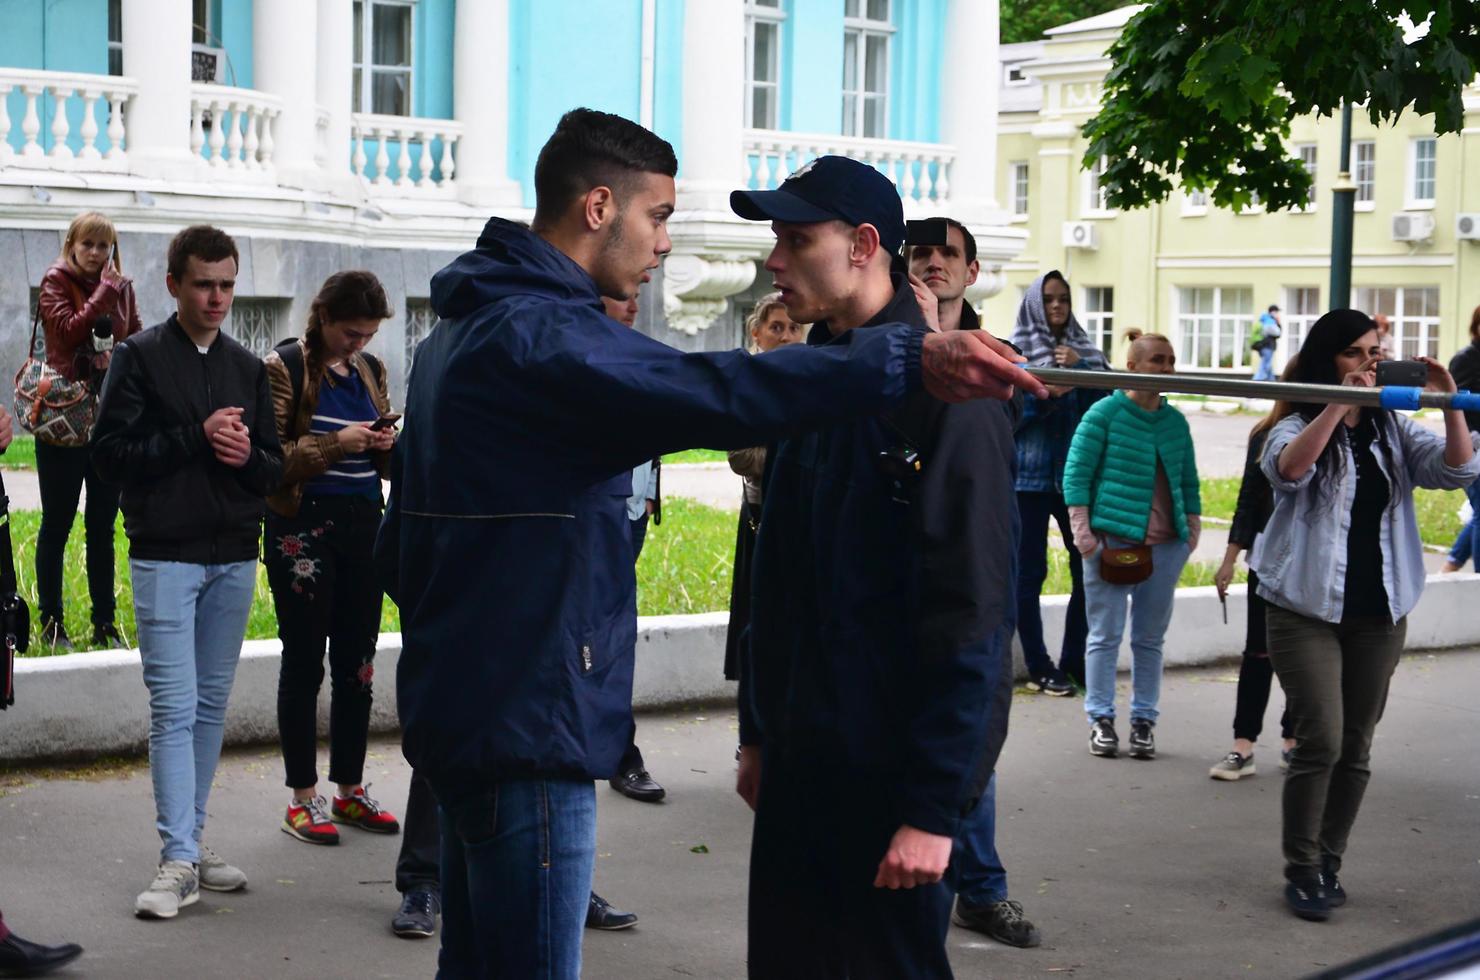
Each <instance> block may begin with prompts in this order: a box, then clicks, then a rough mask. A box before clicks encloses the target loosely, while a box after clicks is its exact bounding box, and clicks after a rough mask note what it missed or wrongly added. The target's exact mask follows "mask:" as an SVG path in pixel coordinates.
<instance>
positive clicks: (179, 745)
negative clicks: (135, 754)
mask: <svg viewBox="0 0 1480 980" xmlns="http://www.w3.org/2000/svg"><path fill="white" fill-rule="evenodd" d="M236 273H237V250H236V243H235V242H233V241H232V240H231V237H230V236H229V235H227V234H226V233H225V232H223V231H220V230H219V229H216V228H211V227H209V226H206V225H195V226H193V227H190V228H186V229H185V230H184V231H182V232H180V233H179V234H178V235H176V236H175V238H174V240H173V241H171V242H170V248H169V258H168V273H167V275H166V277H165V284H166V285H167V286H168V287H169V291H170V295H171V296H173V297H174V298H175V303H176V312H175V314H174V315H172V316H171V317H170V318H169V319H168V320H166V321H165V322H164V323H161V324H159V325H158V326H156V327H151V328H150V329H148V330H145V331H143V332H142V333H139V334H135V335H134V336H133V337H130V338H129V339H128V340H126V341H124V342H123V343H122V344H120V345H119V346H118V347H117V348H115V349H114V352H113V360H112V364H111V365H110V366H109V368H108V376H107V380H105V381H104V383H103V391H102V396H101V399H100V401H99V404H98V416H97V423H96V424H95V425H94V427H93V434H92V450H93V459H94V460H95V462H96V465H97V468H98V472H99V474H101V475H102V477H103V479H104V480H106V481H108V482H109V483H114V484H117V485H119V486H121V487H122V488H123V493H122V499H121V506H122V509H123V526H124V530H125V531H126V532H127V533H128V540H129V572H130V574H131V575H132V577H133V587H134V617H135V621H136V623H137V624H138V631H139V656H140V659H141V660H142V661H143V665H144V684H145V685H146V686H147V687H148V688H149V715H150V721H149V772H150V776H151V777H152V779H153V781H154V805H155V810H156V821H157V825H158V828H159V836H160V838H161V839H162V840H163V842H164V847H163V850H162V851H161V853H160V863H159V868H158V871H157V873H156V874H155V877H154V881H153V882H152V883H151V884H150V886H149V888H148V889H146V890H145V891H144V892H143V893H142V894H141V895H139V897H138V900H137V902H136V903H135V905H134V911H135V912H136V913H137V914H138V915H140V916H142V917H144V918H156V919H170V918H174V917H175V915H177V914H178V913H179V911H180V909H181V907H183V906H185V905H190V904H193V903H194V902H195V901H196V900H197V899H198V898H199V897H200V893H199V889H201V888H206V889H209V890H212V891H235V890H236V889H238V888H244V887H245V886H246V884H247V877H246V875H244V874H242V872H241V871H240V870H238V869H237V868H234V867H232V866H231V865H229V864H227V863H226V862H225V861H223V860H222V859H221V858H220V857H219V856H217V855H216V853H215V852H214V851H212V850H211V849H210V848H209V847H206V846H205V845H204V844H203V843H201V833H202V831H203V830H204V829H205V821H206V799H207V797H208V796H209V795H210V792H211V780H212V779H213V778H214V777H215V774H216V763H217V761H218V760H219V759H220V756H221V736H222V730H223V728H224V726H225V721H226V701H227V698H229V697H230V695H231V685H232V681H233V680H235V678H236V662H237V659H238V658H239V657H240V656H241V649H242V637H243V635H244V634H245V632H246V628H247V614H248V613H249V612H250V611H251V607H252V589H253V587H254V586H255V585H256V581H257V556H258V550H257V542H258V537H259V535H260V533H261V521H262V512H263V500H264V498H265V497H266V496H267V494H268V493H269V492H270V491H271V490H272V489H273V487H274V486H275V485H276V484H277V480H278V477H279V476H280V475H281V473H282V468H283V453H282V449H281V447H280V446H279V445H278V438H277V429H276V426H275V424H274V422H273V414H272V397H271V394H270V392H269V390H268V385H267V372H266V369H265V368H264V367H263V365H262V362H261V361H259V360H258V359H257V358H256V357H254V356H253V355H252V353H251V352H250V351H248V350H247V349H246V348H244V347H242V346H241V345H240V344H238V343H237V342H236V341H234V340H232V339H231V338H230V337H228V336H226V335H225V334H223V333H221V324H222V322H224V321H225V319H226V317H227V315H228V314H229V313H230V311H231V297H232V291H233V290H234V288H235V286H236Z"/></svg>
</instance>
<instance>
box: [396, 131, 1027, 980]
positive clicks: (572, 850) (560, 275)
mask: <svg viewBox="0 0 1480 980" xmlns="http://www.w3.org/2000/svg"><path fill="white" fill-rule="evenodd" d="M676 169H677V164H676V161H675V159H674V155H673V150H672V147H670V146H669V145H668V144H667V143H666V142H664V141H663V140H661V139H659V138H658V137H656V136H654V135H653V134H652V133H650V132H648V131H647V130H645V129H643V128H642V127H640V126H637V125H636V124H634V123H632V122H629V121H628V120H625V119H621V118H620V117H617V116H613V115H609V114H607V113H600V112H593V111H591V110H588V109H576V110H573V111H571V112H569V113H567V114H566V115H565V116H564V117H563V118H562V119H561V122H560V124H559V126H558V127H557V128H556V131H555V133H554V135H553V136H552V137H551V138H550V140H549V142H548V143H546V144H545V147H544V148H543V149H542V150H541V151H540V156H539V159H538V161H537V163H536V165H535V176H534V182H535V196H536V201H537V203H536V208H535V217H534V222H533V228H532V229H528V230H526V229H524V228H521V227H519V226H518V225H515V224H514V223H512V222H509V221H504V220H502V219H498V218H495V219H493V220H491V221H489V222H488V225H487V226H486V227H485V229H484V232H483V235H482V237H481V238H480V239H479V240H478V246H477V248H476V249H474V250H473V251H471V252H468V253H466V254H465V255H463V256H461V257H460V258H458V259H457V260H456V261H454V262H453V263H452V264H451V265H449V266H448V267H447V268H445V269H443V270H442V271H440V272H439V273H437V274H436V276H434V277H433V279H432V303H433V306H434V308H435V309H436V311H437V314H438V315H439V316H440V317H441V322H440V323H439V324H438V326H437V329H436V330H433V331H432V333H431V335H430V336H429V337H428V338H427V340H426V341H425V342H424V343H423V344H422V345H421V347H420V348H419V349H418V351H417V356H416V367H415V370H414V371H413V372H412V376H411V380H410V385H409V389H408V392H407V397H406V419H407V424H406V428H405V430H404V432H403V434H402V437H401V439H400V441H399V445H398V452H397V456H396V461H395V467H394V468H395V474H394V476H393V479H392V487H391V496H390V501H389V504H388V506H387V511H386V519H385V523H384V525H383V526H382V529H381V536H380V540H379V542H378V543H377V553H378V558H379V560H380V562H381V565H382V568H383V569H384V572H383V574H384V576H385V581H386V586H387V591H388V592H389V593H390V595H391V597H392V599H394V600H395V601H396V603H397V604H398V605H399V606H400V609H401V628H402V636H403V644H404V645H403V651H402V655H401V660H400V665H399V668H398V675H397V699H398V703H399V708H400V715H401V722H402V725H403V729H404V733H405V734H404V740H403V749H404V751H405V754H406V758H407V759H408V760H409V761H410V762H411V764H412V765H413V766H415V767H416V768H417V769H419V770H421V771H422V772H424V773H425V774H426V777H427V779H428V781H429V782H430V784H431V787H432V791H433V793H434V794H435V795H436V797H437V801H438V803H439V804H440V807H441V813H442V827H443V849H442V864H443V867H442V890H443V929H442V950H441V966H442V969H443V970H444V971H445V973H446V975H454V976H464V975H488V974H493V975H499V976H550V977H573V976H576V975H577V974H578V973H579V970H580V953H581V951H580V942H581V927H582V923H583V921H584V919H585V916H586V909H587V904H588V900H589V896H590V888H591V871H592V865H593V863H594V860H595V827H596V820H595V790H594V786H593V780H595V779H609V778H611V777H612V776H613V775H615V774H616V771H617V763H618V760H619V759H620V758H621V756H622V752H623V751H624V749H625V748H626V747H627V742H628V735H629V732H630V730H631V726H632V705H631V700H632V665H633V646H634V641H635V636H636V629H637V613H636V602H635V594H636V578H635V575H634V572H633V565H632V543H631V528H630V526H629V522H628V520H627V512H626V498H627V496H628V495H629V494H630V492H631V485H632V477H631V471H632V468H633V467H634V466H636V465H637V464H638V463H639V462H641V461H642V460H644V459H652V458H653V457H655V456H658V455H661V454H663V453H665V452H669V451H673V450H678V449H683V448H688V447H693V446H697V445H704V446H715V447H720V448H724V447H739V446H753V445H755V444H757V443H760V442H767V441H770V440H773V439H776V438H778V437H780V436H782V435H784V434H787V433H789V432H794V431H796V430H797V429H798V428H799V427H801V426H806V425H826V424H829V423H833V422H837V421H841V420H843V419H848V418H856V417H862V416H867V415H872V414H875V413H877V412H879V411H882V410H884V409H886V408H889V407H891V406H893V405H896V404H898V403H899V402H900V401H901V400H902V399H904V398H905V397H906V396H907V395H909V394H911V393H912V392H916V391H919V390H921V389H922V388H923V389H925V390H927V391H930V392H932V393H933V394H935V395H937V396H938V397H942V398H950V399H966V398H980V397H993V398H999V399H1000V398H1006V397H1010V394H1011V390H1012V385H1014V384H1017V385H1024V386H1027V387H1029V388H1030V389H1032V390H1039V391H1041V390H1042V386H1041V385H1039V384H1038V382H1037V381H1035V380H1034V379H1033V378H1032V377H1031V376H1030V375H1027V374H1026V373H1025V372H1023V371H1022V370H1021V369H1019V368H1017V367H1016V365H1015V364H1014V363H1012V361H1011V357H1012V355H1011V351H1010V348H1007V347H1006V346H1004V345H1001V344H998V343H996V342H994V341H992V340H991V339H990V338H986V337H980V336H978V337H973V336H971V335H967V334H961V333H955V334H931V335H929V336H927V333H926V331H925V330H923V329H921V328H920V327H919V326H918V324H914V325H912V324H905V323H898V322H893V323H888V324H883V325H881V326H879V327H878V328H876V329H870V330H859V331H851V332H850V336H848V337H847V338H845V341H844V342H842V343H836V344H833V345H829V346H828V347H819V348H811V349H806V348H802V347H800V345H798V347H797V348H796V349H788V350H782V351H777V352H775V353H773V354H770V355H768V356H766V357H750V356H749V355H747V354H746V353H745V352H744V351H738V350H737V351H732V352H724V353H709V354H682V353H680V352H678V351H676V350H674V349H672V348H670V347H667V346H665V345H663V344H661V343H658V342H657V341H654V340H652V339H650V338H648V337H644V336H643V335H641V334H639V333H637V332H636V331H633V330H629V329H627V328H626V327H623V326H621V325H620V324H618V323H617V322H616V321H614V320H612V319H610V318H609V317H607V316H606V315H605V313H604V312H603V311H602V304H601V297H602V296H603V295H607V296H613V297H617V298H624V297H629V296H631V295H633V294H634V293H635V292H636V290H637V286H638V283H639V282H640V280H641V279H642V277H643V275H645V274H647V273H649V272H650V271H651V270H653V269H655V268H657V266H658V263H659V261H660V259H661V258H662V256H663V255H664V254H665V253H666V252H668V250H669V248H670V247H671V245H670V242H669V239H668V233H667V230H666V225H667V220H668V217H669V216H670V215H671V214H672V213H673V209H674V203H675V202H674V182H673V175H674V173H675V172H676Z"/></svg>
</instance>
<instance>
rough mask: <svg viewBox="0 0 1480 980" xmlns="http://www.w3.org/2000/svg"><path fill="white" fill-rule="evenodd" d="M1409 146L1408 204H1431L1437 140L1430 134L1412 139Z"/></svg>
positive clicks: (1432, 200)
mask: <svg viewBox="0 0 1480 980" xmlns="http://www.w3.org/2000/svg"><path fill="white" fill-rule="evenodd" d="M1410 146H1411V147H1412V149H1411V150H1410V159H1411V160H1412V165H1411V167H1410V175H1411V180H1410V181H1409V185H1408V186H1409V192H1410V193H1409V201H1408V203H1409V204H1433V203H1434V183H1435V179H1434V178H1435V171H1436V169H1437V164H1438V160H1437V157H1438V141H1437V140H1436V139H1434V138H1433V137H1432V136H1423V137H1420V138H1419V139H1416V140H1414V141H1413V142H1412V143H1411V144H1410Z"/></svg>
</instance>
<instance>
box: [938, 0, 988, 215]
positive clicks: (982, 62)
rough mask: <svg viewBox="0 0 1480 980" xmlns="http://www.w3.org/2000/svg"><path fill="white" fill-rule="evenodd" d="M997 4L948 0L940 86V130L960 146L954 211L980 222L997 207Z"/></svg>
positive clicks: (953, 189)
mask: <svg viewBox="0 0 1480 980" xmlns="http://www.w3.org/2000/svg"><path fill="white" fill-rule="evenodd" d="M997 30H998V20H997V4H995V3H984V2H982V0H949V6H948V7H947V12H946V51H945V64H947V65H949V66H950V70H949V71H948V72H947V73H946V75H945V76H944V78H943V80H942V84H941V133H942V135H943V136H944V139H945V141H946V142H947V143H950V144H952V145H953V146H955V147H956V164H955V168H954V169H953V170H952V171H951V201H950V212H951V214H952V216H953V217H956V218H958V219H959V220H962V221H971V220H973V219H975V220H981V219H983V218H986V217H988V216H989V215H990V214H991V212H993V211H996V210H998V205H997V194H996V187H997V105H998V86H999V84H1000V83H1001V79H1000V77H999V76H1000V75H1001V72H1002V63H1001V61H1000V60H999V56H998V49H997V38H998V33H997Z"/></svg>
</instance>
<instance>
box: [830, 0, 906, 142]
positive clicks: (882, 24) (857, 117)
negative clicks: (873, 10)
mask: <svg viewBox="0 0 1480 980" xmlns="http://www.w3.org/2000/svg"><path fill="white" fill-rule="evenodd" d="M884 2H885V4H886V5H887V7H888V9H887V10H885V12H884V15H885V17H886V18H887V19H886V20H873V19H871V18H870V17H869V16H868V3H869V0H858V9H859V11H861V15H860V16H858V17H848V16H846V15H845V16H844V17H843V37H844V39H845V41H844V45H843V51H844V54H843V57H844V58H847V56H848V55H847V43H846V38H847V37H848V35H849V34H857V35H858V42H857V44H855V45H854V57H855V58H856V59H857V60H856V62H855V64H854V76H853V77H854V78H855V79H857V81H858V88H857V89H856V90H849V89H847V88H844V89H843V100H844V102H843V104H844V107H846V106H847V99H848V96H850V95H851V96H853V117H852V119H851V120H850V119H848V118H847V116H846V114H845V116H844V119H843V135H844V136H851V137H856V138H863V139H888V138H889V83H890V80H891V78H892V76H893V69H894V65H893V64H892V62H893V61H894V44H893V43H892V42H893V40H894V31H895V28H894V0H884ZM846 9H847V8H846V6H845V7H844V10H845V11H846ZM870 37H882V38H883V39H884V79H883V84H884V87H883V90H882V91H880V92H877V93H875V92H870V91H868V90H867V89H865V88H864V86H865V85H866V84H867V82H866V81H865V79H866V78H867V68H868V39H869V38H870ZM843 78H844V81H845V84H846V80H847V69H846V66H845V68H844V75H843ZM874 95H877V96H878V97H879V98H881V99H882V100H883V103H884V118H883V121H882V129H883V132H881V133H876V134H874V135H873V136H866V135H865V134H864V123H865V122H866V120H867V119H868V111H867V108H866V99H865V97H866V96H874Z"/></svg>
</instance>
